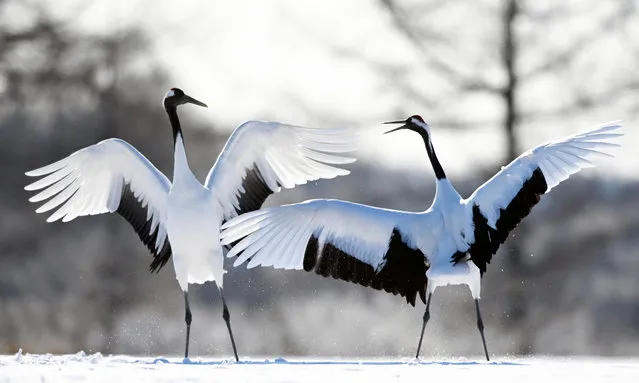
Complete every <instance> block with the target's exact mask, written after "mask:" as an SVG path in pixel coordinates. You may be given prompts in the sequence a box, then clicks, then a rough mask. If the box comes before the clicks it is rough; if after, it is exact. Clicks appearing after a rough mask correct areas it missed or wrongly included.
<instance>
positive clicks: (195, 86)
mask: <svg viewBox="0 0 639 383" xmlns="http://www.w3.org/2000/svg"><path fill="white" fill-rule="evenodd" d="M490 3H498V2H495V1H491V2H490ZM55 4H56V9H57V11H56V12H61V13H64V12H68V10H69V9H74V7H78V6H79V5H80V4H84V5H83V6H82V7H81V8H82V9H83V11H82V13H81V16H80V17H79V18H78V19H77V20H76V21H75V23H77V27H78V28H82V29H89V30H94V31H105V30H106V31H117V30H118V29H123V28H125V27H127V26H129V25H136V24H137V25H139V26H141V27H142V28H143V29H144V30H146V31H147V32H148V33H149V35H150V36H151V38H150V40H151V42H152V43H153V45H154V46H153V51H154V52H155V53H156V54H157V57H158V59H159V60H160V62H161V64H162V65H163V66H164V67H165V68H166V69H167V72H168V73H169V75H170V76H171V77H172V78H173V81H172V83H171V84H167V87H168V86H178V87H181V88H182V89H184V90H185V91H186V92H187V93H189V94H191V95H193V96H194V97H196V98H198V99H200V100H202V101H204V102H206V103H207V104H208V105H209V106H210V108H209V109H208V110H207V111H206V113H205V114H204V118H207V119H208V118H210V120H211V121H212V122H213V123H214V124H215V125H216V126H220V127H223V128H224V129H227V130H229V131H230V130H231V129H233V128H234V127H235V126H236V125H238V124H239V123H240V122H242V121H245V120H248V119H269V120H277V121H281V122H289V123H294V124H297V125H307V126H326V127H331V126H336V125H340V126H345V125H347V126H352V127H354V128H357V129H358V133H359V134H360V136H361V137H362V140H361V145H360V154H359V155H358V157H360V161H372V162H373V163H375V164H385V165H387V166H390V167H395V168H404V167H410V166H411V165H412V164H414V163H415V162H416V161H417V162H422V161H427V157H426V154H425V152H424V149H423V144H422V143H421V141H420V140H419V139H417V138H416V137H415V136H412V135H410V133H408V132H406V133H398V134H393V135H387V136H384V135H381V133H382V132H383V131H384V128H385V127H384V126H382V125H381V122H383V121H387V120H395V119H401V118H405V117H408V115H403V114H402V115H400V114H399V112H398V111H399V110H400V109H403V110H413V109H414V111H412V112H411V113H410V114H421V115H422V116H423V117H424V118H425V119H426V120H427V121H432V120H446V119H449V118H451V116H452V117H454V118H455V119H457V120H462V121H464V122H470V123H471V126H472V125H473V124H472V123H473V122H474V121H478V124H477V128H475V129H468V130H464V131H449V130H445V129H438V127H437V125H436V124H433V125H432V132H433V142H434V144H435V147H436V148H437V152H438V155H439V157H440V159H441V162H442V163H443V164H444V167H445V168H446V169H447V170H448V171H449V172H450V173H460V172H464V171H468V170H472V169H474V167H475V166H476V165H487V164H491V163H494V161H496V160H497V159H499V158H501V157H502V155H503V151H502V149H501V148H502V145H501V143H502V142H503V137H502V135H501V134H499V130H498V125H497V124H498V123H499V114H500V110H501V108H502V107H501V106H500V105H499V104H497V103H496V102H495V101H494V100H491V99H488V98H485V97H484V98H482V97H473V98H468V99H464V100H458V101H455V100H453V101H451V107H450V108H447V107H445V105H444V106H443V107H442V106H441V105H440V106H439V107H438V108H437V110H418V109H419V108H418V104H417V103H416V102H414V101H412V100H410V99H406V98H404V97H401V96H400V95H399V94H398V93H397V92H395V91H393V90H392V89H389V87H388V79H386V78H384V77H382V76H379V75H378V74H377V73H376V72H375V71H373V70H371V68H370V67H369V66H368V65H366V64H364V63H362V62H361V61H359V60H357V59H351V58H348V57H345V55H344V54H342V55H339V54H336V53H335V52H336V51H341V52H343V53H345V54H349V53H352V54H355V55H361V56H365V57H368V58H372V59H374V60H376V61H377V62H379V63H383V64H385V65H389V66H396V67H400V68H406V67H411V66H418V65H419V63H420V61H419V60H420V59H419V56H418V55H417V54H416V53H415V52H414V51H413V47H412V46H411V45H410V44H408V43H407V42H406V41H405V40H404V39H403V38H402V37H401V36H399V35H398V34H397V32H395V30H394V29H393V27H392V25H391V21H390V19H389V17H388V15H387V14H386V13H385V12H384V11H383V10H381V9H380V8H379V6H378V4H377V2H374V1H365V0H349V1H342V0H325V1H321V2H307V1H287V0H274V1H260V0H236V1H215V2H213V1H188V0H187V1H180V2H177V1H153V0H137V1H109V0H94V1H93V2H92V3H90V5H88V6H87V5H86V3H85V2H83V1H80V0H65V1H60V2H58V1H56V2H55ZM61 4H63V5H65V6H61ZM472 12H475V10H472ZM459 14H460V13H453V12H450V13H449V14H448V16H450V17H449V18H445V17H441V18H438V19H437V20H433V22H434V23H436V22H439V23H440V24H441V23H446V22H449V23H453V22H457V23H461V24H460V25H462V24H463V26H464V28H463V30H462V31H461V32H460V33H461V35H460V36H468V37H464V38H472V35H473V34H475V33H478V32H477V31H486V30H487V28H488V32H487V33H486V35H487V36H488V38H487V39H490V36H491V34H490V33H492V32H494V31H493V30H494V29H495V28H494V27H493V26H491V23H490V19H489V18H486V17H475V18H471V19H470V21H469V20H464V19H463V17H461V20H459V19H460V16H459ZM442 20H443V21H442ZM482 22H483V24H482ZM522 24H523V25H524V26H523V28H525V27H526V25H525V23H522ZM488 75H491V76H492V77H489V78H491V79H494V80H495V81H497V82H498V81H500V78H499V76H500V74H499V73H496V74H491V73H488V74H487V76H488ZM411 76H412V77H411V78H410V80H411V81H413V82H415V85H416V88H418V89H421V88H423V87H433V86H436V84H440V85H441V86H443V85H442V83H441V81H442V80H441V79H439V78H433V76H432V75H431V74H430V73H423V72H420V73H416V74H414V75H413V74H411ZM545 80H546V84H544V81H543V79H542V80H541V81H538V84H533V86H532V87H531V91H530V92H529V93H527V94H526V95H524V96H523V97H522V99H524V100H525V101H526V102H532V103H534V102H539V103H543V102H548V100H549V99H550V100H551V101H552V98H553V97H557V98H558V99H559V98H560V97H561V95H560V94H556V93H550V92H553V90H551V89H550V88H548V86H547V85H548V84H547V83H548V81H549V80H548V79H545ZM440 85H437V86H440ZM158 97H161V95H159V96H158ZM453 102H454V104H453ZM635 109H636V107H635ZM628 110H630V109H629V108H628V106H627V105H616V106H614V107H611V108H610V109H609V110H605V111H601V112H599V111H598V112H597V113H594V115H593V113H590V114H589V115H588V116H584V117H583V118H578V117H575V118H572V119H571V120H570V121H565V122H563V121H560V120H557V119H553V120H540V121H538V122H537V123H534V124H528V125H526V126H525V129H526V130H525V131H524V132H522V134H521V137H522V145H524V146H525V148H529V147H533V146H535V145H537V144H540V143H542V142H544V141H547V140H550V139H556V138H560V137H562V136H563V135H566V134H571V133H576V132H579V131H583V130H587V129H590V128H594V127H595V126H596V125H598V124H599V123H602V122H606V121H610V120H617V119H624V120H625V122H626V125H627V127H626V137H625V138H624V141H623V143H624V144H625V148H624V149H623V150H621V151H620V152H619V155H618V159H616V160H614V164H612V165H607V167H606V169H605V171H606V173H608V174H609V173H611V172H612V173H615V174H623V175H626V176H632V177H635V173H636V172H635V171H634V169H636V168H637V165H639V156H636V155H635V154H634V150H633V147H634V146H635V145H636V144H637V143H639V135H637V134H635V132H634V129H633V121H631V120H629V118H630V119H632V118H634V117H636V115H637V111H636V110H635V111H634V112H632V113H629V112H628ZM212 125H213V124H212ZM589 172H590V171H589ZM590 174H594V172H590Z"/></svg>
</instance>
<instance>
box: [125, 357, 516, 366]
mask: <svg viewBox="0 0 639 383" xmlns="http://www.w3.org/2000/svg"><path fill="white" fill-rule="evenodd" d="M136 362H137V363H141V364H184V365H202V366H226V365H260V366H264V365H291V366H296V365H306V366H401V365H406V366H422V365H426V366H429V365H432V366H475V365H477V366H525V365H526V364H525V363H518V362H509V361H503V362H473V361H425V360H416V359H413V360H396V361H393V360H379V361H356V360H286V359H284V358H276V359H272V360H271V359H263V360H241V361H239V362H236V361H235V360H232V359H222V360H191V359H188V358H187V359H166V358H156V359H152V360H138V361H136Z"/></svg>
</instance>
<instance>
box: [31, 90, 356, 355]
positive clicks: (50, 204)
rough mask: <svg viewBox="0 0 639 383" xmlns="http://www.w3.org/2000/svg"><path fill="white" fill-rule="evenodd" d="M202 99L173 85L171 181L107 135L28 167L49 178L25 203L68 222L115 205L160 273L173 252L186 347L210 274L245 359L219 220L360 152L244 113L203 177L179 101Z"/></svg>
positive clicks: (335, 132) (342, 140)
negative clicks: (194, 307)
mask: <svg viewBox="0 0 639 383" xmlns="http://www.w3.org/2000/svg"><path fill="white" fill-rule="evenodd" d="M187 103H191V104H195V105H199V106H203V107H206V105H205V104H203V103H202V102H200V101H197V100H195V99H194V98H192V97H190V96H188V95H186V94H185V93H184V92H183V91H182V90H180V89H178V88H172V89H171V90H170V91H169V92H168V93H167V94H166V96H165V97H164V101H163V104H164V109H165V110H166V113H167V114H168V117H169V121H170V123H171V127H172V128H173V139H174V168H173V181H172V182H171V181H169V179H168V178H167V177H166V176H165V175H164V174H162V172H160V171H159V170H158V169H156V168H155V166H153V164H151V162H149V161H148V160H147V159H146V157H144V156H143V155H142V154H141V153H140V152H138V151H137V150H136V149H135V148H134V147H133V146H131V145H130V144H128V143H127V142H125V141H123V140H120V139H117V138H111V139H107V140H104V141H102V142H99V143H97V144H95V145H92V146H89V147H86V148H84V149H81V150H79V151H77V152H75V153H73V154H71V155H70V156H68V157H66V158H64V159H62V160H60V161H58V162H55V163H53V164H50V165H47V166H45V167H42V168H40V169H36V170H32V171H30V172H27V173H26V174H27V175H28V176H30V177H44V178H41V179H39V180H37V181H35V182H33V183H32V184H30V185H28V186H27V187H25V189H26V190H40V189H44V190H42V191H41V192H40V193H38V194H36V195H35V196H33V197H31V198H30V199H29V201H31V202H40V201H44V200H46V199H49V198H50V199H49V200H48V201H47V202H46V203H44V205H42V206H41V207H39V208H38V209H37V210H36V212H38V213H43V212H47V211H50V210H52V209H56V208H57V210H56V211H55V212H54V213H53V214H52V215H51V216H50V217H49V218H48V219H47V221H48V222H53V221H56V220H59V219H62V221H63V222H67V221H71V220H73V219H74V218H76V217H78V216H85V215H94V214H102V213H118V214H120V215H121V216H122V217H124V218H125V219H126V220H127V221H128V222H129V223H130V224H131V225H132V226H133V228H134V230H135V231H136V232H137V234H138V235H139V237H140V240H141V241H142V242H143V243H144V244H145V245H146V246H147V247H148V249H149V250H150V251H151V253H152V254H153V257H154V259H153V261H152V262H151V266H150V270H151V271H152V272H157V271H159V270H160V269H161V268H162V267H163V266H164V265H165V264H166V263H167V262H168V261H169V259H170V258H171V257H172V258H173V266H174V268H175V276H176V278H177V280H178V283H179V285H180V287H181V288H182V291H183V295H184V305H185V322H186V346H185V351H184V357H185V358H188V355H189V337H190V331H191V319H192V315H191V309H190V307H189V298H188V287H189V284H192V283H196V284H201V283H204V282H207V281H214V282H215V284H216V285H217V287H218V289H219V293H220V297H221V300H222V305H223V314H222V316H223V318H224V321H225V322H226V326H227V329H228V332H229V336H230V338H231V343H232V346H233V353H234V355H235V359H236V360H239V358H238V354H237V349H236V346H235V339H234V338H233V332H232V330H231V322H230V314H229V310H228V307H227V305H226V301H225V299H224V292H223V283H222V282H223V275H224V268H223V266H224V265H223V263H224V256H223V251H224V250H223V247H222V245H221V244H220V236H219V235H220V225H222V223H224V222H225V221H227V220H229V219H231V218H233V217H235V216H237V215H239V214H242V213H245V212H249V211H253V210H256V209H259V208H260V207H261V206H262V203H263V202H264V201H265V200H266V198H267V197H268V196H269V195H270V194H272V193H274V192H277V191H279V190H280V188H281V187H285V188H293V187H294V186H295V185H301V184H305V183H306V182H307V181H312V180H317V179H320V178H327V179H328V178H334V177H336V176H342V175H346V174H348V173H349V171H348V170H345V169H342V168H339V167H336V166H333V165H343V164H348V163H351V162H353V161H354V159H352V158H349V157H345V156H344V155H343V154H344V153H347V152H350V151H352V150H354V148H355V146H354V142H353V141H354V140H353V138H354V137H353V136H352V135H351V134H350V133H349V132H348V131H347V130H345V129H312V128H304V127H299V126H293V125H286V124H281V123H278V122H261V121H248V122H245V123H243V124H242V125H240V126H239V127H237V128H236V129H235V131H234V132H233V134H232V135H231V137H230V138H229V140H228V141H227V143H226V145H225V146H224V149H223V150H222V152H221V153H220V155H219V157H218V159H217V161H216V162H215V165H213V167H212V168H211V170H210V171H209V174H208V176H207V177H206V182H204V184H201V183H200V182H199V181H198V180H197V178H196V177H195V176H194V175H193V172H191V169H190V168H189V164H188V162H187V157H186V150H185V147H184V138H183V135H182V128H181V125H180V120H179V119H178V115H177V107H178V106H180V105H182V104H187Z"/></svg>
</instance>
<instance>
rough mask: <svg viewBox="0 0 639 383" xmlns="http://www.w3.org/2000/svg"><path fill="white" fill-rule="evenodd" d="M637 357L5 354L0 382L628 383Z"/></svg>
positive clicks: (638, 371) (636, 370) (635, 373)
mask: <svg viewBox="0 0 639 383" xmlns="http://www.w3.org/2000/svg"><path fill="white" fill-rule="evenodd" d="M637 378H639V360H636V359H635V360H621V359H594V358H589V359H582V358H577V359H571V358H537V359H509V358H497V360H496V361H494V362H491V363H487V362H478V361H473V360H461V359H457V360H445V361H420V362H416V361H414V360H400V359H397V360H395V359H390V360H381V359H377V360H330V359H295V358H290V359H281V358H279V359H255V358H253V359H246V360H244V361H242V362H240V363H233V362H231V361H229V360H221V359H214V358H211V359H208V358H198V359H194V360H192V361H190V362H189V363H184V361H183V360H182V359H180V358H149V357H132V356H122V355H119V356H102V355H101V354H99V353H97V354H91V355H86V354H85V353H83V352H79V353H77V354H74V355H50V354H48V355H33V354H22V353H21V352H20V353H18V354H16V355H5V356H0V382H2V383H4V382H109V383H114V382H125V381H130V382H212V381H217V382H243V381H246V382H248V381H253V382H333V381H348V382H358V381H362V382H364V381H366V382H370V381H378V382H392V381H399V380H402V381H430V382H432V381H453V382H458V381H480V382H482V381H490V382H493V383H496V382H517V383H524V382H535V383H539V381H540V380H542V381H543V380H544V379H545V382H550V381H562V382H572V381H575V382H583V381H587V382H595V381H596V382H631V381H637Z"/></svg>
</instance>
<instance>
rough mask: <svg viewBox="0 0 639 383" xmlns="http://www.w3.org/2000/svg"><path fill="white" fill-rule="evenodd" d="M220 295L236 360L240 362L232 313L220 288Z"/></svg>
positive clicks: (223, 316) (223, 314) (223, 315)
mask: <svg viewBox="0 0 639 383" xmlns="http://www.w3.org/2000/svg"><path fill="white" fill-rule="evenodd" d="M220 297H222V305H223V311H222V318H224V322H226V328H227V329H228V330H229V336H230V337H231V344H232V345H233V354H235V361H236V362H239V361H240V358H239V357H238V356H237V347H235V338H234V337H233V330H231V314H230V313H229V308H228V307H227V306H226V299H224V291H223V290H222V288H220Z"/></svg>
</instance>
